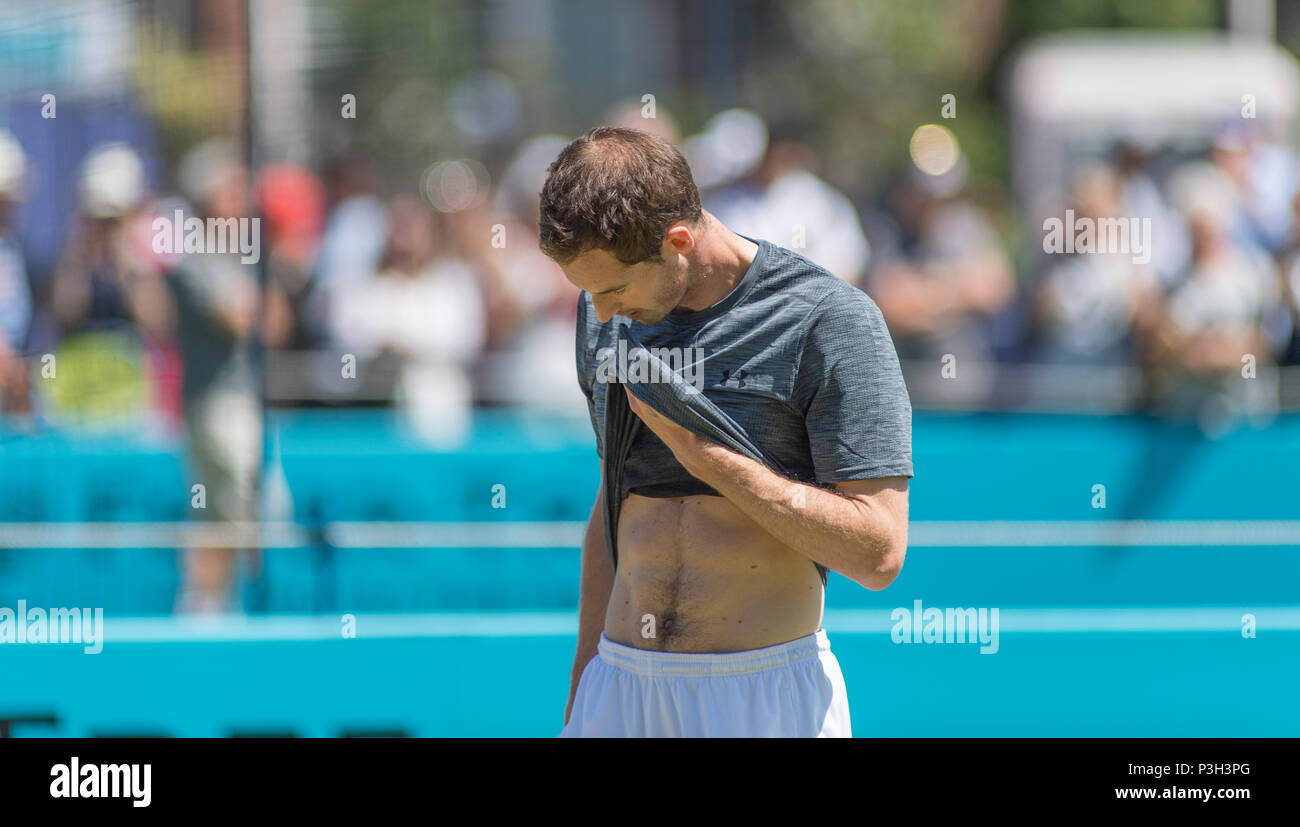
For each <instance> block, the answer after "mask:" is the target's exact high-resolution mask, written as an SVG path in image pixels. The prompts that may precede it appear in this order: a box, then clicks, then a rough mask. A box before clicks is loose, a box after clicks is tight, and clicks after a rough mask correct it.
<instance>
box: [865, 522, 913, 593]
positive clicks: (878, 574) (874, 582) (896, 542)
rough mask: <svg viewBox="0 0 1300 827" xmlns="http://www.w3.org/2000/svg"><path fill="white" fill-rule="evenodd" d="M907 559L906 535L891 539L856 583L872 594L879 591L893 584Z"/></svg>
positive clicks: (904, 531) (904, 532)
mask: <svg viewBox="0 0 1300 827" xmlns="http://www.w3.org/2000/svg"><path fill="white" fill-rule="evenodd" d="M906 557H907V533H906V529H904V530H903V533H902V534H901V536H896V537H894V538H892V539H891V540H890V541H889V543H888V544H887V545H886V547H885V550H884V553H883V554H881V555H880V556H879V557H877V558H875V560H874V561H873V564H872V565H871V567H870V568H869V569H868V570H867V571H866V572H865V573H864V574H863V575H862V577H861V578H859V579H858V581H857V582H858V583H859V584H860V585H861V586H862V587H863V588H866V589H870V590H871V591H873V592H878V591H881V590H882V589H885V588H887V587H888V586H889V584H890V583H893V582H894V579H895V578H896V577H898V574H899V572H901V571H902V570H903V560H904V559H905V558H906Z"/></svg>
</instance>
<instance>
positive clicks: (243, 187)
mask: <svg viewBox="0 0 1300 827" xmlns="http://www.w3.org/2000/svg"><path fill="white" fill-rule="evenodd" d="M178 177H179V183H180V188H181V192H182V194H183V195H184V196H185V197H186V198H187V199H188V200H189V202H190V203H191V204H193V205H194V207H195V213H196V214H197V216H198V217H200V218H202V219H213V218H215V219H229V218H234V219H238V218H240V217H245V218H246V217H247V215H248V211H249V205H250V203H251V199H250V185H249V180H248V177H249V176H248V172H247V169H246V168H245V167H244V165H243V163H242V161H241V160H240V156H239V153H238V151H237V150H236V148H235V146H234V144H233V142H228V141H224V140H220V139H214V140H211V141H208V142H206V143H203V144H200V145H199V146H197V147H195V148H194V149H192V150H190V152H189V153H188V154H187V155H186V156H185V157H184V158H183V159H182V161H181V164H180V168H179V173H178ZM254 267H255V265H253V264H245V263H243V262H242V261H241V260H240V253H239V252H238V251H235V252H216V251H211V250H209V251H206V252H203V253H190V254H187V255H185V256H184V258H183V259H182V260H181V261H180V263H179V264H178V265H177V266H176V268H175V269H174V271H173V272H172V273H171V277H170V279H169V281H170V283H171V286H172V289H173V291H174V293H175V295H176V306H177V333H178V337H179V344H180V349H181V354H182V357H183V358H184V362H185V382H184V404H185V421H186V425H187V426H188V429H189V444H190V459H191V461H192V472H193V474H194V478H195V480H196V481H197V482H198V483H201V484H202V485H203V486H204V489H205V500H206V507H205V508H204V509H203V510H201V511H199V512H198V514H199V516H200V517H201V518H203V519H207V520H216V521H223V522H238V523H244V522H251V521H253V520H255V519H257V510H256V491H257V480H258V474H259V470H260V463H261V449H262V410H261V396H260V393H259V387H258V382H257V379H256V376H255V374H254V371H253V363H252V345H253V336H254V330H255V324H256V322H257V305H258V285H257V276H256V271H255V269H254ZM235 562H236V552H235V550H233V549H230V548H198V549H190V550H189V552H188V553H187V555H186V559H185V573H184V582H183V584H182V591H181V594H180V596H179V599H178V603H177V610H178V611H180V612H185V613H189V612H196V613H209V612H224V611H231V610H234V609H236V608H237V600H236V596H235V595H234V593H233V583H234V573H235Z"/></svg>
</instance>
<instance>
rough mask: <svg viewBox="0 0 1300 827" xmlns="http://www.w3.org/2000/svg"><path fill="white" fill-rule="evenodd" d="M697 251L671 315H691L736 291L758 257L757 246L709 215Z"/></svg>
mask: <svg viewBox="0 0 1300 827" xmlns="http://www.w3.org/2000/svg"><path fill="white" fill-rule="evenodd" d="M705 215H707V216H708V219H707V223H706V225H705V227H706V228H705V231H704V235H703V236H702V238H701V239H700V243H699V246H698V247H697V248H696V250H697V254H698V256H699V258H698V260H697V261H698V269H697V270H696V271H695V272H694V273H692V275H691V279H692V284H691V286H690V287H689V288H688V289H687V290H686V294H685V295H684V296H682V300H681V302H680V303H679V304H678V305H677V307H676V308H674V312H678V313H693V312H695V311H697V310H703V309H705V308H706V307H712V306H713V305H715V304H717V303H718V302H720V301H722V300H723V299H725V298H726V297H727V296H728V295H730V294H731V291H732V290H734V289H736V285H738V284H740V282H741V280H742V279H744V278H745V273H747V272H748V271H749V266H750V265H751V264H752V263H753V262H754V256H756V255H758V245H757V244H755V243H754V242H752V241H750V240H749V239H747V238H743V237H741V236H739V235H737V234H736V233H734V232H732V231H731V230H729V229H728V228H727V227H726V226H725V225H723V223H722V222H721V221H718V220H717V219H716V218H714V217H713V216H712V215H709V214H708V213H705Z"/></svg>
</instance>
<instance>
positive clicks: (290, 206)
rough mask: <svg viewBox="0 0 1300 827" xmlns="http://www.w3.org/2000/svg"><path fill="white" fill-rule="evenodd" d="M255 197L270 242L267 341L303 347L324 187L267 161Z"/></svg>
mask: <svg viewBox="0 0 1300 827" xmlns="http://www.w3.org/2000/svg"><path fill="white" fill-rule="evenodd" d="M257 201H258V207H259V211H260V212H261V214H262V216H263V218H264V220H265V222H266V226H265V228H264V229H265V230H266V233H267V236H268V237H269V240H270V244H269V245H268V250H267V253H266V261H265V267H266V291H265V297H264V304H263V310H264V313H265V319H264V328H263V329H264V338H265V341H266V344H267V346H269V347H274V348H294V349H305V348H308V347H310V345H311V336H310V331H309V329H308V327H307V325H306V324H304V322H305V319H304V317H305V315H306V302H307V297H308V294H309V292H310V289H311V273H312V267H313V264H314V262H315V258H316V250H317V245H318V244H319V243H320V237H321V230H322V226H321V225H322V224H323V223H324V210H325V192H324V188H323V187H322V186H321V184H320V182H319V181H318V180H317V179H316V176H315V175H313V174H312V173H311V172H310V171H308V170H306V169H303V168H302V167H299V166H295V165H293V164H271V165H270V166H267V167H263V168H262V170H261V171H260V172H259V173H258V180H257Z"/></svg>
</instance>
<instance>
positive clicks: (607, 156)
mask: <svg viewBox="0 0 1300 827" xmlns="http://www.w3.org/2000/svg"><path fill="white" fill-rule="evenodd" d="M547 172H548V174H547V178H546V184H545V185H544V186H543V187H542V192H541V214H540V218H539V220H538V226H539V229H540V243H539V245H538V246H539V247H540V248H541V250H542V252H543V253H545V254H546V255H547V256H549V257H550V258H552V259H553V260H555V261H556V262H558V263H560V264H567V263H568V262H570V261H572V260H573V259H574V258H576V257H577V256H579V255H580V254H582V253H585V252H586V251H588V250H591V249H601V250H605V251H607V252H608V253H609V254H610V255H612V256H614V258H616V259H618V260H619V261H620V262H622V263H623V264H626V265H632V264H637V263H639V262H642V261H661V260H662V255H661V252H660V250H661V247H662V245H663V241H664V233H665V232H666V231H667V229H668V227H669V225H671V224H673V223H674V222H677V221H692V222H693V221H698V220H699V218H700V215H701V211H702V210H701V207H700V192H699V190H698V189H697V188H696V186H695V179H694V177H692V175H691V168H690V166H689V165H688V164H687V163H686V159H685V158H684V157H682V153H681V152H680V151H679V150H678V149H677V147H675V146H673V145H672V144H670V143H668V142H667V141H665V140H663V139H662V138H659V137H656V136H654V135H651V134H650V133H648V132H642V131H641V130H638V129H625V128H622V127H617V126H597V127H593V128H591V129H588V130H587V131H586V132H584V133H582V135H580V136H579V137H577V138H576V139H574V140H573V141H572V142H571V143H570V144H569V145H568V146H566V147H565V148H564V149H563V150H561V151H560V154H559V156H558V157H557V158H556V159H555V161H554V162H553V163H552V164H551V166H550V169H549V170H548V171H547Z"/></svg>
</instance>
